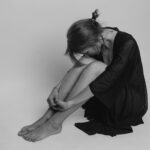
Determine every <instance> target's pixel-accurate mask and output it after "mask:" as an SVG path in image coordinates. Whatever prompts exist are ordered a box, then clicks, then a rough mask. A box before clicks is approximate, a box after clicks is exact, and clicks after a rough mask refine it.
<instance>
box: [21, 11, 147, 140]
mask: <svg viewBox="0 0 150 150" xmlns="http://www.w3.org/2000/svg"><path fill="white" fill-rule="evenodd" d="M98 16H99V14H98V10H95V11H94V12H93V13H92V18H88V19H83V20H79V21H77V22H75V23H73V24H72V25H71V27H70V28H69V30H68V32H67V44H68V45H67V46H68V47H67V50H66V53H65V54H68V55H69V56H70V58H71V60H72V61H73V62H74V65H73V67H72V68H71V69H70V70H69V71H68V72H67V73H66V75H65V76H64V78H63V79H62V81H61V82H59V84H58V85H57V86H56V87H54V88H53V90H52V92H51V94H50V96H49V98H48V100H47V101H48V103H49V109H48V110H47V112H46V113H45V114H44V115H43V117H41V118H40V119H39V120H37V121H36V122H35V123H33V124H31V125H29V126H25V127H23V128H22V129H21V131H20V132H19V133H18V135H19V136H22V137H23V138H24V139H26V140H28V141H32V142H35V141H39V140H41V139H43V138H45V137H48V136H50V135H53V134H57V133H59V132H60V131H61V129H62V123H63V121H64V120H65V119H66V118H67V117H68V116H69V115H70V114H72V113H73V112H74V111H76V110H77V109H78V108H80V107H82V108H83V109H85V114H84V116H85V117H87V119H88V120H89V121H87V122H84V123H83V122H82V123H75V126H76V127H77V128H79V129H81V130H82V131H84V132H85V133H87V134H88V135H93V134H96V133H99V134H105V135H110V136H115V135H117V134H124V133H130V132H133V131H132V128H131V126H135V125H139V124H143V120H142V117H143V116H144V115H145V113H146V112H147V109H148V99H147V88H146V83H145V78H144V72H143V66H142V62H141V57H140V51H139V47H138V44H137V42H136V40H135V39H134V37H133V36H132V35H131V34H129V33H126V32H123V31H120V30H119V29H118V28H117V27H102V26H101V25H100V23H98V22H97V21H96V18H97V17H98ZM78 54H83V56H82V57H81V58H80V59H79V60H77V58H76V57H75V56H76V55H78Z"/></svg>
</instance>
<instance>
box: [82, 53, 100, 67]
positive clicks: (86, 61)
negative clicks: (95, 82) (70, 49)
mask: <svg viewBox="0 0 150 150" xmlns="http://www.w3.org/2000/svg"><path fill="white" fill-rule="evenodd" d="M79 61H80V62H81V63H82V64H85V65H89V64H90V63H93V62H95V61H97V60H96V59H94V58H92V57H88V56H85V55H83V56H82V57H81V58H80V59H79Z"/></svg>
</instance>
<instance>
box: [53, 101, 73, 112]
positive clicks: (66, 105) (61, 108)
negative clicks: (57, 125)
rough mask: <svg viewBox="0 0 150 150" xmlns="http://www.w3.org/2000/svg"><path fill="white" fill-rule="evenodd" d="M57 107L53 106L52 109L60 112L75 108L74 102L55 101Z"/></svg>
mask: <svg viewBox="0 0 150 150" xmlns="http://www.w3.org/2000/svg"><path fill="white" fill-rule="evenodd" d="M55 103H56V105H55V106H53V107H52V108H53V109H54V110H59V111H65V110H67V109H69V108H71V107H72V106H73V102H72V101H67V102H66V101H62V100H58V99H56V100H55Z"/></svg>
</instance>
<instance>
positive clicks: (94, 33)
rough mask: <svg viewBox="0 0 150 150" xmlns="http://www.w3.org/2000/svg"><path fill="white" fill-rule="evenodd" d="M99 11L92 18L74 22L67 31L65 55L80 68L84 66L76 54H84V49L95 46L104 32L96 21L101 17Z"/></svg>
mask: <svg viewBox="0 0 150 150" xmlns="http://www.w3.org/2000/svg"><path fill="white" fill-rule="evenodd" d="M97 11H98V9H96V10H95V11H94V12H93V13H92V18H88V19H82V20H79V21H76V22H74V23H73V24H72V25H71V26H70V28H69V29H68V31H67V49H66V52H65V55H69V56H70V58H71V59H72V60H73V62H75V63H77V64H78V65H79V66H80V65H83V64H82V63H81V62H79V61H78V60H77V59H76V57H75V54H78V53H80V52H82V50H83V49H84V48H88V47H90V46H95V44H96V43H97V42H98V37H99V35H101V33H102V31H103V28H102V26H101V24H100V23H98V22H97V21H96V18H97V17H98V16H99V14H98V12H97Z"/></svg>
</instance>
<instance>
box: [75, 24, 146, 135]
mask: <svg viewBox="0 0 150 150" xmlns="http://www.w3.org/2000/svg"><path fill="white" fill-rule="evenodd" d="M106 28H110V29H114V30H116V31H118V32H117V34H116V36H115V39H114V44H113V59H112V62H111V64H110V65H108V66H107V67H106V69H105V71H104V72H103V73H102V74H101V75H99V76H98V77H97V78H96V79H95V80H93V81H92V82H91V83H90V84H89V88H90V90H91V92H92V93H93V95H94V96H93V97H91V98H90V99H89V100H88V101H87V102H86V103H84V104H83V105H82V108H83V109H84V110H85V112H84V117H86V118H87V119H88V121H87V122H78V123H75V124H74V125H75V127H77V128H78V129H80V130H82V131H83V132H85V133H87V134H88V135H94V134H104V135H110V136H116V135H118V134H126V133H131V132H133V130H132V127H131V126H136V125H139V124H143V123H144V122H143V119H142V117H143V116H144V115H145V113H146V112H147V110H148V95H147V87H146V82H145V77H144V72H143V65H142V61H141V56H140V50H139V47H138V44H137V42H136V40H135V39H134V37H133V36H132V35H131V34H129V33H127V32H124V31H120V30H119V29H118V28H117V27H106ZM96 59H98V60H100V61H103V57H102V54H100V55H99V56H98V57H97V58H96ZM103 62H104V61H103Z"/></svg>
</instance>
